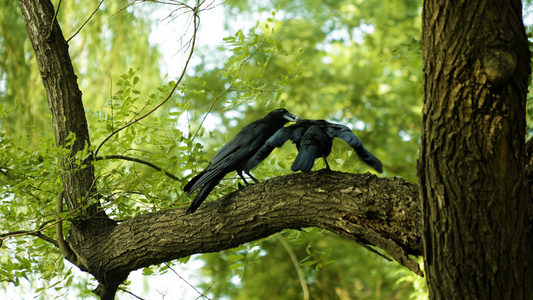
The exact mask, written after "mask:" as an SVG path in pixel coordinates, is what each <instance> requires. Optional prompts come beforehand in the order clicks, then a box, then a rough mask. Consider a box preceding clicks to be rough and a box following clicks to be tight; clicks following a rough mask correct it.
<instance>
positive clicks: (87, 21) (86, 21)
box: [58, 0, 104, 44]
mask: <svg viewBox="0 0 533 300" xmlns="http://www.w3.org/2000/svg"><path fill="white" fill-rule="evenodd" d="M59 3H60V4H61V1H59ZM102 3H104V0H102V1H100V4H98V7H96V9H95V10H94V11H93V13H92V14H91V15H90V16H89V18H87V20H85V22H84V23H83V24H82V25H81V27H80V28H79V29H78V31H76V32H75V33H74V34H73V35H72V36H71V37H70V38H69V39H68V40H67V44H68V42H70V40H72V39H73V38H74V37H75V36H76V35H77V34H78V33H80V31H81V30H82V29H83V27H84V26H85V25H86V24H87V23H89V20H91V18H92V17H93V16H94V14H95V13H96V12H97V11H98V9H100V6H101V5H102ZM58 8H59V7H58Z"/></svg>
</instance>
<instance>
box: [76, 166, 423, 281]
mask: <svg viewBox="0 0 533 300" xmlns="http://www.w3.org/2000/svg"><path fill="white" fill-rule="evenodd" d="M419 220H420V210H419V202H418V190H417V187H416V186H415V185H414V184H410V183H406V182H405V181H404V180H403V179H400V178H378V177H376V176H375V175H372V174H369V173H366V174H348V173H340V172H332V171H326V170H322V171H318V172H308V173H295V174H291V175H287V176H281V177H276V178H272V179H269V180H266V181H265V182H263V183H261V184H257V185H252V186H249V187H246V188H244V189H242V190H238V191H235V192H233V193H230V194H228V195H226V196H224V197H222V198H221V199H219V200H217V201H212V202H207V203H204V204H203V205H202V206H201V207H200V208H199V209H198V211H196V212H195V213H193V214H186V213H185V208H183V209H173V210H164V211H159V212H155V213H147V214H143V215H140V216H138V217H135V218H132V219H130V220H127V221H124V222H122V223H120V224H119V225H117V226H116V227H115V228H114V230H113V231H112V232H111V233H110V234H109V235H107V236H100V237H99V239H95V240H94V241H90V243H86V244H85V245H84V247H86V248H85V249H79V251H85V252H86V253H85V254H84V255H82V256H83V257H86V258H87V262H90V263H91V265H90V266H89V267H90V268H89V272H91V273H92V274H93V275H95V277H96V278H97V279H98V281H99V282H107V281H109V280H110V279H111V278H113V277H114V276H121V275H124V274H128V273H129V272H131V271H132V270H136V269H139V268H143V267H147V266H149V265H153V264H159V263H162V262H166V261H169V260H172V259H177V258H181V257H186V256H189V255H192V254H197V253H208V252H219V251H222V250H225V249H231V248H234V247H236V246H238V245H241V244H243V243H246V242H250V241H254V240H257V239H261V238H265V237H268V236H270V235H272V234H274V233H277V232H279V231H281V230H283V229H300V228H305V227H318V228H323V229H327V230H329V231H331V232H334V233H337V234H339V235H342V236H345V237H348V238H350V239H352V240H354V241H358V242H361V243H364V244H366V245H374V246H377V247H379V248H381V249H383V250H385V251H386V252H387V253H388V254H389V255H390V256H391V257H392V258H393V259H394V260H396V261H398V262H399V263H401V264H402V265H404V266H406V267H407V268H409V269H410V270H412V271H413V272H415V273H416V274H418V275H421V276H422V272H421V271H420V269H419V267H418V264H417V263H416V262H415V261H413V260H412V259H411V258H409V256H408V255H420V253H421V250H420V249H421V248H420V233H419V227H420V222H419ZM93 247H94V248H95V249H96V248H97V249H98V250H99V251H94V250H95V249H91V248H93Z"/></svg>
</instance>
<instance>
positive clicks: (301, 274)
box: [276, 235, 309, 300]
mask: <svg viewBox="0 0 533 300" xmlns="http://www.w3.org/2000/svg"><path fill="white" fill-rule="evenodd" d="M276 237H277V238H278V240H279V241H280V242H281V245H283V248H285V250H286V251H287V253H288V254H289V256H290V258H291V261H292V264H293V265H294V268H295V269H296V272H297V273H298V279H300V285H301V286H302V291H303V293H304V300H309V288H308V287H307V283H306V282H305V277H304V272H303V271H302V268H300V263H299V262H298V259H297V258H296V255H295V254H294V251H292V249H291V247H290V246H289V244H288V243H287V241H286V240H285V239H284V238H283V237H281V236H279V235H277V236H276Z"/></svg>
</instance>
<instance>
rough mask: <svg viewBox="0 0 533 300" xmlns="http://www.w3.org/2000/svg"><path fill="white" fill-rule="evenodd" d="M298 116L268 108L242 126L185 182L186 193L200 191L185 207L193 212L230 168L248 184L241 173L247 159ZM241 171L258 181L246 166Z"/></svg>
mask: <svg viewBox="0 0 533 300" xmlns="http://www.w3.org/2000/svg"><path fill="white" fill-rule="evenodd" d="M298 119H299V118H298V116H296V115H293V114H290V113H289V112H288V111H287V110H286V109H283V108H280V109H276V110H273V111H271V112H270V113H269V114H268V115H266V116H265V117H264V118H262V119H259V120H257V121H254V122H252V123H250V124H249V125H247V126H245V127H243V128H242V129H241V131H239V133H237V135H235V137H233V139H231V140H230V141H229V142H228V143H227V144H226V145H224V146H223V147H222V148H221V149H220V150H219V151H218V152H217V153H216V154H215V156H213V158H212V159H211V161H210V162H209V165H208V166H207V168H205V170H203V171H202V172H201V173H200V174H198V175H196V176H195V177H193V178H192V179H191V180H190V181H189V182H188V183H187V185H185V187H184V190H185V191H186V192H187V195H190V194H192V193H193V192H194V191H195V190H197V189H199V188H200V187H201V189H200V191H199V192H198V194H197V195H196V197H195V198H194V200H193V201H192V203H191V205H190V206H189V208H188V209H187V212H188V213H192V212H194V211H195V210H196V209H197V208H198V207H199V206H200V204H202V202H203V201H204V200H205V198H207V195H209V193H210V192H211V191H212V190H213V188H215V186H216V185H217V184H218V183H219V182H220V181H221V180H222V178H224V176H225V175H226V174H227V173H229V172H231V171H237V174H239V176H240V177H241V178H242V180H243V181H244V183H245V184H246V185H248V183H247V182H246V179H245V178H244V176H243V174H242V172H243V170H244V166H245V164H246V163H247V162H248V160H249V159H250V158H251V157H252V156H254V154H255V153H256V152H257V150H259V148H261V146H263V145H264V144H265V142H266V141H267V140H268V139H269V138H270V137H271V136H272V135H273V134H274V133H276V132H277V130H278V129H280V128H283V126H284V125H285V123H287V122H293V121H296V120H298ZM244 173H246V174H247V175H248V176H250V178H252V179H253V180H254V181H255V182H256V183H257V182H259V181H258V180H257V179H255V178H254V177H253V176H252V175H251V174H250V172H249V169H246V170H244Z"/></svg>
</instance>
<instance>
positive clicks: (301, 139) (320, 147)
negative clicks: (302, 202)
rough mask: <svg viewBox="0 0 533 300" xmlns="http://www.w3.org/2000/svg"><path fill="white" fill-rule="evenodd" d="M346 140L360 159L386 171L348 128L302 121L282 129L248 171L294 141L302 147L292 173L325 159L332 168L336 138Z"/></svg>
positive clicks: (247, 164) (251, 163)
mask: <svg viewBox="0 0 533 300" xmlns="http://www.w3.org/2000/svg"><path fill="white" fill-rule="evenodd" d="M335 137H337V138H340V139H343V140H344V141H345V142H346V143H348V145H350V146H352V148H353V149H354V150H355V152H356V153H357V155H358V156H359V158H361V160H362V161H363V162H365V163H366V164H367V165H369V166H370V167H372V168H373V169H374V170H376V171H378V172H379V173H381V172H383V165H382V163H381V161H380V160H379V159H378V158H377V157H375V156H374V155H373V154H372V153H370V151H368V150H367V149H366V148H365V147H364V146H363V142H362V141H361V140H360V139H359V138H358V137H357V136H356V135H355V134H354V133H353V132H352V131H351V130H350V128H348V127H347V126H344V125H341V124H335V123H331V122H328V121H326V120H299V121H298V122H297V123H296V124H293V125H291V126H287V127H284V128H281V129H279V130H278V131H277V132H276V133H275V134H274V135H273V136H272V137H270V138H269V139H268V140H267V141H266V143H265V144H264V145H263V147H261V149H259V150H258V151H257V153H256V154H255V155H254V156H253V157H252V158H251V159H250V160H249V161H248V162H247V163H246V165H245V166H244V170H245V171H246V172H248V171H249V170H251V169H253V168H254V167H255V166H257V165H258V164H259V163H260V162H261V161H263V159H265V158H266V157H267V156H268V155H269V154H270V153H271V152H272V150H274V148H276V147H281V146H282V145H283V144H284V143H285V142H286V141H287V140H292V141H293V142H294V143H295V144H296V147H297V148H298V155H297V156H296V158H295V159H294V162H293V164H292V167H291V170H292V171H294V172H296V171H303V172H307V171H309V170H311V168H312V167H313V164H314V161H315V159H316V158H319V157H322V158H324V162H325V163H326V168H327V169H330V167H329V165H328V161H327V160H326V158H327V157H328V155H329V154H330V153H331V146H332V142H333V138H335Z"/></svg>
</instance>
